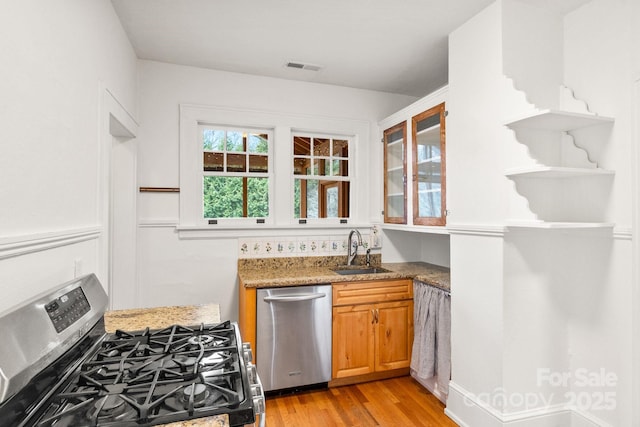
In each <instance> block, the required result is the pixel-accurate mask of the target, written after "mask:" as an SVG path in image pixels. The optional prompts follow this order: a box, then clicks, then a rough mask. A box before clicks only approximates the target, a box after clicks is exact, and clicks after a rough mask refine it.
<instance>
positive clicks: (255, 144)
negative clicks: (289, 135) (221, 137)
mask: <svg viewBox="0 0 640 427" xmlns="http://www.w3.org/2000/svg"><path fill="white" fill-rule="evenodd" d="M247 151H248V152H250V153H268V152H269V137H268V136H267V135H266V134H264V133H262V134H258V133H250V134H249V138H248V141H247Z"/></svg>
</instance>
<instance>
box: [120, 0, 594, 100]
mask: <svg viewBox="0 0 640 427" xmlns="http://www.w3.org/2000/svg"><path fill="white" fill-rule="evenodd" d="M493 1H494V0H455V1H442V0H438V1H436V0H402V1H394V0H315V1H310V0H112V3H113V6H114V8H115V11H116V13H117V14H118V16H119V18H120V21H121V22H122V25H123V27H124V29H125V31H126V33H127V35H128V37H129V39H130V40H131V43H132V44H133V47H134V49H135V51H136V54H137V56H138V58H140V59H148V60H153V61H160V62H168V63H172V64H181V65H188V66H195V67H201V68H210V69H215V70H222V71H232V72H238V73H245V74H254V75H261V76H269V77H277V78H283V79H291V80H302V81H308V82H316V83H326V84H332V85H338V86H347V87H353V88H360V89H369V90H376V91H382V92H390V93H397V94H404V95H410V96H416V97H421V96H424V95H426V94H428V93H430V92H432V91H433V90H435V89H437V88H439V87H442V86H444V85H445V84H446V83H447V73H448V70H447V58H448V54H447V50H448V48H447V36H448V34H449V33H451V32H452V31H453V30H455V29H456V28H457V27H459V26H460V25H461V24H463V23H464V22H465V21H467V20H468V19H469V18H471V17H472V16H474V15H475V14H477V13H478V12H479V11H481V10H482V9H484V8H485V7H486V6H487V5H489V4H490V3H492V2H493ZM522 1H528V2H534V1H537V2H540V1H542V2H544V1H546V2H547V3H549V4H560V3H562V4H565V3H567V4H572V3H584V2H585V0H554V1H553V2H552V1H551V0H522ZM288 62H296V63H301V64H307V65H311V66H317V67H320V69H319V70H318V71H312V70H309V69H294V68H289V67H286V66H285V65H286V64H287V63H288ZM305 68H308V67H305Z"/></svg>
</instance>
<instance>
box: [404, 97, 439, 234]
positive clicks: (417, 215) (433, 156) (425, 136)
mask: <svg viewBox="0 0 640 427" xmlns="http://www.w3.org/2000/svg"><path fill="white" fill-rule="evenodd" d="M444 118H445V109H444V103H442V104H440V105H437V106H435V107H433V108H430V109H429V110H427V111H425V112H424V113H421V114H418V115H417V116H414V117H413V119H412V140H413V144H412V155H413V161H412V166H413V167H412V181H413V223H414V224H419V225H445V223H446V220H445V212H446V206H445V201H446V170H445V159H446V156H445V154H446V153H445V120H444Z"/></svg>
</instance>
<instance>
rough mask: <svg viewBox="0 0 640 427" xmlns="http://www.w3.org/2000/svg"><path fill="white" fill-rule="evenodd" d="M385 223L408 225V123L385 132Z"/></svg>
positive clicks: (400, 124)
mask: <svg viewBox="0 0 640 427" xmlns="http://www.w3.org/2000/svg"><path fill="white" fill-rule="evenodd" d="M383 135H384V138H383V141H384V222H386V223H393V224H406V223H407V161H406V158H407V156H406V147H407V145H406V142H407V123H406V122H402V123H399V124H397V125H395V126H393V127H392V128H389V129H387V130H385V131H384V134H383Z"/></svg>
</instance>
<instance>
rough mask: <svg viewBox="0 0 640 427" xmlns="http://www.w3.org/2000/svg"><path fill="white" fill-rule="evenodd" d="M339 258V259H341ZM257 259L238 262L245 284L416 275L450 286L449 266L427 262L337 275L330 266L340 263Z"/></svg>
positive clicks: (392, 265)
mask: <svg viewBox="0 0 640 427" xmlns="http://www.w3.org/2000/svg"><path fill="white" fill-rule="evenodd" d="M342 258H344V257H342ZM342 258H341V261H344V260H343V259H342ZM256 261H257V260H256ZM260 261H261V262H258V263H253V264H249V263H247V264H242V265H241V264H239V265H238V277H239V278H240V281H241V283H242V285H244V286H245V287H248V288H266V287H281V286H296V285H311V284H317V283H339V282H354V281H360V280H379V279H387V280H392V279H417V280H420V281H422V282H425V283H428V284H430V285H433V286H436V287H438V288H441V289H444V290H446V291H450V288H451V285H450V280H449V269H448V268H446V267H441V266H437V265H433V264H428V263H426V262H399V263H381V264H376V263H372V265H373V266H380V267H383V268H385V269H387V270H389V272H386V273H376V274H353V275H340V274H338V273H336V272H334V271H333V270H332V268H336V267H338V266H340V265H339V264H334V265H331V264H330V263H326V265H308V263H304V262H301V263H288V262H284V263H283V262H281V261H280V259H278V258H266V259H261V260H260ZM316 264H323V263H316Z"/></svg>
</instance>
